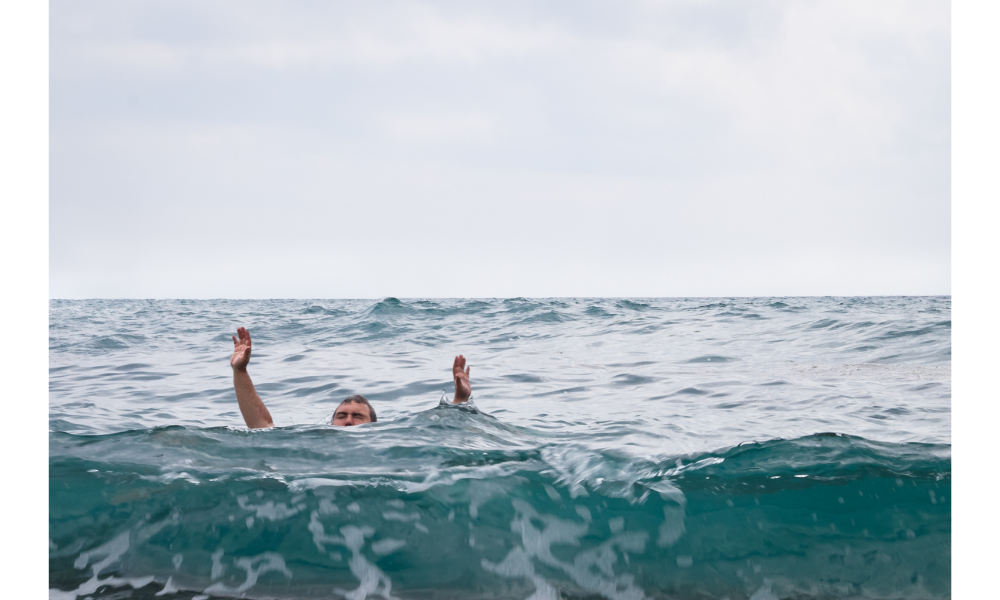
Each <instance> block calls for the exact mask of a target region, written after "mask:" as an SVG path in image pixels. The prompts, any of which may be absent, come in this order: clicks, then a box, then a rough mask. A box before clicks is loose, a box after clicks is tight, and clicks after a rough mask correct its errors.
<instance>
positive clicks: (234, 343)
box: [233, 335, 239, 346]
mask: <svg viewBox="0 0 1000 600" xmlns="http://www.w3.org/2000/svg"><path fill="white" fill-rule="evenodd" d="M233 345H234V346H237V345H239V342H237V341H236V336H235V335H234V336H233Z"/></svg>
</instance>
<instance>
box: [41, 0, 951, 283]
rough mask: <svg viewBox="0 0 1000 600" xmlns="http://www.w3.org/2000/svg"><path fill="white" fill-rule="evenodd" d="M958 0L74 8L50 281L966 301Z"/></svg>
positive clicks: (59, 81)
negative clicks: (956, 73)
mask: <svg viewBox="0 0 1000 600" xmlns="http://www.w3.org/2000/svg"><path fill="white" fill-rule="evenodd" d="M949 12H950V6H949V3H948V2H942V1H932V2H927V1H921V0H907V1H905V2H894V1H880V2H876V3H873V2H869V1H854V0H835V1H817V2H795V1H785V2H762V1H754V2H741V1H734V0H729V1H725V2H716V1H711V0H700V1H688V0H685V1H649V0H643V1H636V2H629V1H617V2H588V3H581V2H509V1H508V2H493V3H484V2H476V3H470V2H407V1H402V2H378V3H372V2H336V3H331V2H294V1H286V2H253V1H250V2H247V1H240V2H227V1H216V0H212V1H209V2H182V1H171V2H158V1H145V2H130V1H114V2H98V1H93V0H88V1H87V2H77V1H73V2H69V1H66V0H54V1H53V2H51V3H50V20H51V27H50V213H49V215H50V238H49V239H50V289H49V294H50V297H53V298H78V297H154V298H157V297H165V298H184V297H187V298H204V297H236V298H243V297H313V298H343V297H350V298H366V297H368V298H374V297H382V296H398V297H455V296H461V297H495V296H718V295H742V296H745V295H826V294H831V295H856V294H948V293H950V292H951V287H950V273H951V270H950V241H951V240H950V190H949V188H950V167H951V165H950V159H949V153H950V133H951V132H950V77H951V73H950V59H951V55H950V44H951V35H950V22H949V18H950V17H949Z"/></svg>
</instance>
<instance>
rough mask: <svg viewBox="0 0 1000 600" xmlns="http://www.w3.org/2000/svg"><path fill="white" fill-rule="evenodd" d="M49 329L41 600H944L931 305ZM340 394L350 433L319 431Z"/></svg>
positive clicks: (945, 366) (627, 301)
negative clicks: (239, 380)
mask: <svg viewBox="0 0 1000 600" xmlns="http://www.w3.org/2000/svg"><path fill="white" fill-rule="evenodd" d="M238 327H246V328H247V329H248V330H249V331H250V334H251V336H252V339H253V353H252V357H251V360H250V365H249V368H248V372H249V373H250V376H251V377H252V379H253V381H254V384H255V385H256V388H257V391H258V392H259V394H260V396H261V398H262V399H263V401H264V402H265V404H266V405H267V407H268V408H269V410H270V413H271V415H272V417H273V419H274V424H275V427H273V428H269V429H255V430H249V429H248V428H247V427H246V426H245V424H244V422H243V419H242V416H241V414H240V411H239V407H238V405H237V402H236V396H235V393H234V391H233V385H232V370H231V368H230V366H229V359H230V355H231V353H232V351H233V342H232V336H233V335H234V334H235V332H236V329H237V328H238ZM49 336H50V337H49V367H50V370H49V373H50V374H49V507H48V514H49V532H48V535H49V544H48V546H49V582H48V587H49V597H50V599H54V600H62V599H66V600H71V599H72V600H76V599H98V598H101V599H105V600H110V599H119V598H142V599H150V600H152V599H157V598H163V599H166V600H170V599H185V600H188V599H195V600H207V599H209V598H273V599H298V598H303V599H304V598H337V599H339V598H345V599H347V600H364V599H365V598H382V599H385V600H392V599H399V600H405V599H411V598H412V599H438V598H441V599H497V600H500V599H513V600H525V599H527V600H556V599H565V600H569V599H581V600H582V599H594V600H596V599H608V600H643V599H647V598H649V599H660V598H664V599H666V598H671V599H720V600H721V599H729V600H741V599H748V600H775V599H779V598H781V599H786V598H787V599H806V598H815V599H834V598H879V599H900V598H906V599H915V600H918V599H924V598H926V599H939V598H950V596H951V504H952V497H951V496H952V494H951V298H950V297H949V296H942V297H822V298H820V297H808V298H550V299H529V298H508V299H472V300H470V299H448V300H441V299H397V298H383V299H375V300H52V301H50V306H49ZM459 354H461V355H463V356H465V358H466V359H467V361H468V365H469V366H470V367H471V372H470V382H471V385H472V400H471V401H470V402H469V403H468V405H464V406H455V405H451V404H450V403H449V401H450V400H451V398H452V395H453V392H454V388H453V383H452V375H451V367H452V363H453V360H454V358H455V356H456V355H459ZM351 394H363V395H365V396H366V397H367V398H368V399H369V400H370V401H371V403H372V405H373V406H374V407H375V409H376V412H377V416H378V420H377V422H376V423H371V424H366V425H361V426H356V427H346V428H345V427H333V426H331V424H330V421H331V417H332V413H333V411H334V409H335V408H336V406H337V405H338V404H339V402H340V401H341V400H342V399H343V398H345V397H346V396H348V395H351Z"/></svg>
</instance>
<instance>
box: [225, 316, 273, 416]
mask: <svg viewBox="0 0 1000 600" xmlns="http://www.w3.org/2000/svg"><path fill="white" fill-rule="evenodd" d="M236 333H237V334H238V335H239V336H240V339H239V340H237V339H236V336H235V335H234V336H233V345H234V346H235V348H234V349H233V357H232V358H231V359H230V360H229V365H230V366H231V367H233V387H235V388H236V401H237V402H239V403H240V412H241V413H243V420H244V421H246V422H247V427H249V428H250V429H256V428H259V427H274V421H272V420H271V413H269V412H267V407H266V406H264V401H263V400H261V399H260V396H258V395H257V390H256V389H254V387H253V381H250V374H249V373H247V365H248V364H249V363H250V332H249V331H247V330H246V329H245V328H243V327H240V328H239V329H237V330H236Z"/></svg>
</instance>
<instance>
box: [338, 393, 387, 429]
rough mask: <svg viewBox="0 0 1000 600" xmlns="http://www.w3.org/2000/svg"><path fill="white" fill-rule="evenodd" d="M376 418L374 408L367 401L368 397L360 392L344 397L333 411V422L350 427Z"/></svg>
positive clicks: (371, 421) (373, 420)
mask: <svg viewBox="0 0 1000 600" xmlns="http://www.w3.org/2000/svg"><path fill="white" fill-rule="evenodd" d="M377 420H378V418H377V417H376V416H375V409H374V408H372V405H371V404H369V403H368V398H365V397H364V396H362V395H361V394H355V395H353V396H348V397H347V398H344V401H343V402H341V403H340V406H338V407H337V410H335V411H334V413H333V424H334V425H338V426H346V427H350V426H351V425H361V424H362V423H374V422H375V421H377Z"/></svg>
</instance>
